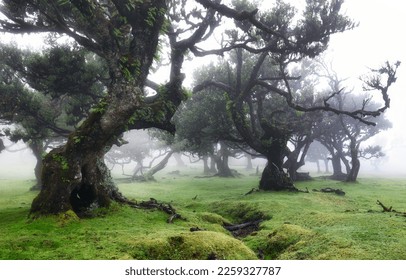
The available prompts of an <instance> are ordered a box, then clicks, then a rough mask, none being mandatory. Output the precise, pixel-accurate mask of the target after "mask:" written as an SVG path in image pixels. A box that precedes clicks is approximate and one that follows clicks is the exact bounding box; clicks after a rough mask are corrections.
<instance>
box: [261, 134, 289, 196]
mask: <svg viewBox="0 0 406 280" xmlns="http://www.w3.org/2000/svg"><path fill="white" fill-rule="evenodd" d="M271 148H272V149H270V151H269V153H268V154H267V160H268V162H267V165H266V166H265V168H264V170H263V172H262V176H261V180H260V182H259V189H261V190H267V191H284V190H296V188H295V187H294V185H293V182H292V180H291V179H290V178H289V176H288V175H287V174H286V173H285V171H284V170H283V168H282V165H283V158H284V155H285V148H286V146H285V145H284V144H283V141H273V144H272V147H271Z"/></svg>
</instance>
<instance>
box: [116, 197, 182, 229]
mask: <svg viewBox="0 0 406 280" xmlns="http://www.w3.org/2000/svg"><path fill="white" fill-rule="evenodd" d="M120 202H122V203H123V204H126V205H129V206H130V207H133V208H137V209H158V210H161V211H163V212H165V213H167V214H169V215H170V216H169V218H168V219H167V223H169V224H172V223H173V221H174V220H175V219H180V220H186V219H185V218H183V217H182V216H181V215H180V214H179V213H176V210H175V208H173V207H172V205H171V204H169V203H163V202H158V201H157V200H156V199H155V198H150V199H149V200H148V201H141V202H139V203H138V202H134V201H131V200H129V199H127V198H124V197H122V199H121V201H120Z"/></svg>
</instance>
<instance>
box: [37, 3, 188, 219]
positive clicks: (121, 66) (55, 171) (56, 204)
mask: <svg viewBox="0 0 406 280" xmlns="http://www.w3.org/2000/svg"><path fill="white" fill-rule="evenodd" d="M119 2H120V1H118V2H117V3H114V5H112V6H111V7H112V8H113V6H114V8H117V10H115V11H113V12H116V13H118V15H117V18H120V20H122V21H123V22H124V21H125V22H126V23H127V24H126V25H125V26H126V29H125V30H124V29H118V28H121V27H123V26H122V25H118V23H117V22H113V20H111V21H109V20H108V19H107V17H106V16H105V15H104V14H103V11H102V10H100V9H99V6H100V5H90V6H89V5H84V6H85V7H83V6H82V5H79V6H80V7H81V8H83V9H85V8H88V9H87V10H86V9H85V12H86V13H87V14H89V15H88V19H89V21H85V20H83V22H81V23H80V24H79V23H78V25H77V26H79V27H80V28H83V29H84V34H86V36H88V34H92V32H93V33H96V34H92V35H94V37H92V39H93V41H92V40H87V39H84V38H81V36H79V35H77V36H76V35H75V36H74V39H76V38H79V39H78V40H79V41H78V43H82V44H84V46H85V47H89V48H90V49H91V50H94V51H95V52H96V53H97V54H98V55H100V56H101V57H102V58H104V59H105V61H106V65H107V66H108V68H109V69H108V70H109V74H110V80H111V83H110V85H109V86H108V89H107V94H106V97H104V98H103V99H102V100H101V101H100V102H99V104H98V105H97V106H96V107H95V108H93V111H92V112H91V113H90V114H89V116H88V118H87V119H86V120H85V121H84V122H83V123H82V124H81V125H80V126H79V127H78V129H77V130H76V131H75V132H73V133H72V134H71V135H70V136H69V138H68V141H67V143H66V144H65V145H64V146H62V147H60V148H57V149H54V150H52V151H51V152H50V153H49V154H48V155H47V156H46V157H45V159H44V161H43V168H42V185H43V187H42V189H41V192H40V193H39V195H38V196H37V197H36V198H35V199H34V201H33V202H32V206H31V213H33V214H35V215H38V214H54V213H60V212H65V211H67V210H73V211H75V212H76V213H77V214H81V213H83V212H86V211H87V210H88V209H92V208H95V207H99V206H108V205H109V204H110V203H111V201H112V200H116V201H121V202H125V201H127V200H126V199H125V198H124V197H123V196H122V195H121V194H120V192H119V191H118V189H117V187H116V186H115V185H114V183H113V182H112V180H111V175H110V172H109V170H108V168H107V167H106V165H105V163H104V155H105V153H106V152H107V151H108V150H109V149H110V148H111V146H112V145H113V143H115V142H116V140H117V137H119V136H120V135H121V134H122V133H123V132H125V131H126V130H128V129H129V128H133V129H137V128H148V127H159V128H162V127H164V126H166V127H169V125H168V123H169V121H168V120H170V119H171V117H172V116H173V114H174V112H175V110H176V108H177V106H179V104H180V101H181V96H180V94H178V93H180V92H181V90H179V88H180V87H181V82H182V80H183V78H182V77H181V75H180V73H179V72H180V69H175V70H178V71H177V72H175V70H172V71H171V81H170V82H169V83H167V84H166V86H165V87H164V88H162V89H161V90H160V92H159V93H158V94H157V96H158V97H156V98H154V100H153V101H148V100H147V99H146V98H144V93H143V88H144V86H145V83H146V79H147V76H148V73H149V70H150V67H151V65H152V63H153V59H154V56H155V54H156V49H157V46H158V41H159V34H160V31H161V29H162V25H163V23H164V20H165V11H166V3H165V1H163V0H156V1H141V2H140V1H133V2H134V3H133V5H124V4H123V3H121V2H120V3H119ZM75 6H76V4H75ZM79 6H78V7H79ZM126 6H127V7H126ZM89 9H90V10H89ZM75 12H76V10H75ZM90 13H92V14H91V15H90ZM78 14H80V13H78ZM82 14H84V12H83V11H82ZM93 19H95V20H97V21H98V22H99V25H94V22H92V21H91V20H93ZM58 20H59V19H58ZM60 20H64V19H62V17H61V19H60ZM64 23H65V22H64ZM115 24H117V25H115ZM127 27H130V28H127ZM112 29H113V30H112ZM76 31H77V30H75V32H76ZM81 31H82V30H78V33H80V32H81ZM72 33H73V31H72ZM99 46H102V47H99ZM182 51H183V50H182V49H181V50H179V51H178V53H177V55H176V57H172V59H173V60H176V63H177V64H178V65H182V61H183V52H182ZM168 92H170V93H169V94H168ZM148 102H150V103H148Z"/></svg>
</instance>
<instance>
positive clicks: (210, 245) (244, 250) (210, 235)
mask: <svg viewBox="0 0 406 280" xmlns="http://www.w3.org/2000/svg"><path fill="white" fill-rule="evenodd" d="M126 246H128V247H130V248H129V249H128V252H130V254H131V256H132V258H134V259H156V260H190V259H200V260H207V259H227V260H238V259H240V260H241V259H243V260H251V259H256V256H255V254H254V252H252V251H251V250H250V249H249V248H248V247H246V246H245V245H244V244H243V243H242V242H241V241H239V240H236V239H234V238H232V237H231V236H228V235H226V234H223V233H219V232H211V231H198V232H188V233H181V234H179V235H173V236H169V237H153V238H148V237H147V238H143V239H140V240H137V241H134V242H133V243H131V244H127V245H126Z"/></svg>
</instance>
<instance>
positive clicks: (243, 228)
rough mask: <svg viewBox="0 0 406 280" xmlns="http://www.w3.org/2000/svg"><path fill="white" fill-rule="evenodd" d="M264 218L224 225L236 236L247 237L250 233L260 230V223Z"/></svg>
mask: <svg viewBox="0 0 406 280" xmlns="http://www.w3.org/2000/svg"><path fill="white" fill-rule="evenodd" d="M261 222H262V220H256V221H249V222H246V223H242V224H238V225H232V224H225V225H223V227H224V228H225V229H226V230H228V231H229V232H231V234H232V235H233V236H234V237H245V236H248V235H250V234H251V233H253V232H255V231H258V230H259V224H260V223H261Z"/></svg>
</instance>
